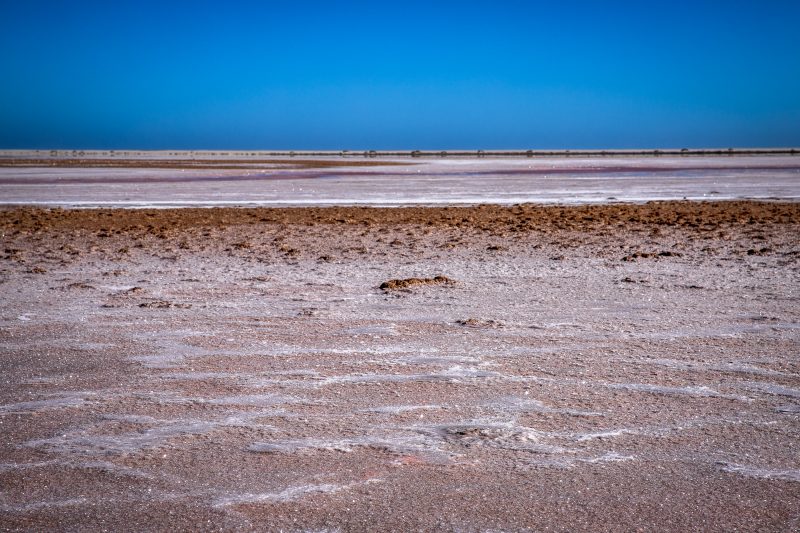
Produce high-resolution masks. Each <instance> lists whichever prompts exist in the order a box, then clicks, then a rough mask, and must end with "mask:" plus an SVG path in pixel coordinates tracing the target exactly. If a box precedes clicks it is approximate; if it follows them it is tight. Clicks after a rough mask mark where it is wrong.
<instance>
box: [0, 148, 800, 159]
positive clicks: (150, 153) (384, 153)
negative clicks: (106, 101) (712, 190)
mask: <svg viewBox="0 0 800 533" xmlns="http://www.w3.org/2000/svg"><path fill="white" fill-rule="evenodd" d="M743 155H754V156H769V155H784V156H785V155H800V148H663V149H662V148H654V149H633V150H614V149H606V150H55V149H54V150H0V160H2V159H18V158H36V159H75V158H87V159H94V158H120V159H124V158H129V157H136V158H156V159H162V158H176V157H177V158H188V159H193V158H197V159H205V158H209V157H214V158H259V157H288V158H294V157H336V158H386V157H398V158H444V157H461V158H465V157H466V158H483V157H503V158H520V157H521V158H527V157H661V156H684V157H691V156H743Z"/></svg>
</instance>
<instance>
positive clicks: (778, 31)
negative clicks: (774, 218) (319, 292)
mask: <svg viewBox="0 0 800 533" xmlns="http://www.w3.org/2000/svg"><path fill="white" fill-rule="evenodd" d="M799 22H800V1H797V0H793V1H773V2H769V1H764V2H755V1H753V2H738V1H735V0H732V1H726V2H703V1H694V2H685V3H684V2H577V1H563V2H512V1H499V0H498V1H494V2H470V1H461V2H433V3H427V2H414V1H406V2H381V3H378V2H375V3H373V2H349V3H342V4H341V5H340V4H339V3H337V2H300V1H298V2H280V3H279V2H275V3H272V2H235V1H229V2H203V1H187V2H165V3H162V2H150V1H146V0H140V1H137V2H127V1H116V2H108V1H104V2H87V1H83V2H81V1H76V2H65V1H59V2H42V1H35V0H27V1H24V2H22V1H20V2H15V1H11V0H6V1H3V2H2V3H0V51H1V52H2V55H1V56H0V57H2V62H0V68H2V71H3V76H2V83H0V148H84V149H93V148H94V149H110V148H115V149H119V148H140V149H169V148H176V149H178V148H181V149H192V148H194V149H202V148H221V149H234V148H242V149H352V150H355V149H456V148H464V149H477V148H484V149H490V148H520V149H521V148H524V149H528V148H544V149H549V148H646V147H674V148H681V147H729V146H733V147H743V146H798V145H800V27H799V26H798V23H799Z"/></svg>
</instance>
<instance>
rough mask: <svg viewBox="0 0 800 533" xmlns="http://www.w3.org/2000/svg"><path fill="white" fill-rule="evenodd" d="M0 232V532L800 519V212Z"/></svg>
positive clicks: (176, 220)
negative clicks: (0, 254)
mask: <svg viewBox="0 0 800 533" xmlns="http://www.w3.org/2000/svg"><path fill="white" fill-rule="evenodd" d="M0 234H2V244H3V246H2V250H0V251H1V252H2V258H1V259H0V298H2V315H0V320H1V322H0V370H1V371H2V374H1V376H2V382H3V386H2V387H1V388H0V436H2V439H1V442H0V528H2V529H4V530H36V531H41V530H45V529H59V530H103V529H105V530H115V531H117V530H134V531H146V530H162V531H163V530H175V531H177V530H201V529H203V530H206V529H207V530H218V529H219V530H259V531H261V530H285V531H294V530H302V531H322V530H328V531H334V530H342V531H374V530H378V529H381V530H403V531H408V530H433V529H436V530H446V531H447V530H458V531H484V530H515V531H521V530H535V531H616V530H627V531H630V530H637V529H641V530H654V529H658V530H676V531H680V530H683V531H697V530H704V531H737V530H740V531H754V530H759V529H764V530H770V531H781V530H784V531H789V530H797V529H799V528H800V453H798V436H800V425H799V424H798V422H799V421H800V349H798V348H799V346H798V339H799V338H800V335H799V333H800V330H798V328H799V327H800V305H799V304H798V297H800V295H798V289H799V288H800V238H799V237H798V235H800V204H797V203H757V202H718V203H689V202H677V203H649V204H644V205H606V206H584V207H537V206H532V205H523V206H512V207H497V206H481V207H470V208H403V209H369V208H326V209H184V210H163V211H147V210H134V211H125V210H85V211H80V210H79V211H63V210H39V209H32V208H25V209H6V210H0ZM381 286H383V288H381Z"/></svg>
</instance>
